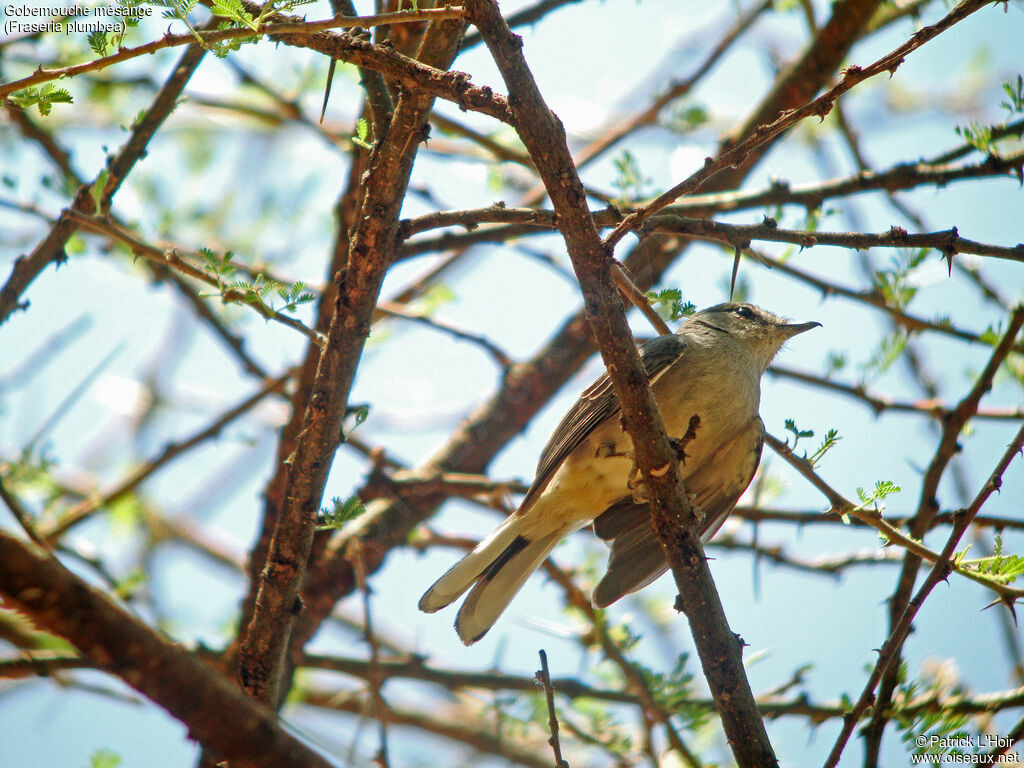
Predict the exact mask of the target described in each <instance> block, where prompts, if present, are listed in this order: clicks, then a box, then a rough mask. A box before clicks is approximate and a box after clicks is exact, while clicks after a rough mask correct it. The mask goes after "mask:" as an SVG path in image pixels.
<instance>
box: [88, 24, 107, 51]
mask: <svg viewBox="0 0 1024 768" xmlns="http://www.w3.org/2000/svg"><path fill="white" fill-rule="evenodd" d="M86 39H87V40H88V41H89V47H90V48H92V52H93V53H95V54H96V55H97V56H106V55H107V33H106V32H101V31H100V30H96V31H95V32H90V33H89V37H88V38H86Z"/></svg>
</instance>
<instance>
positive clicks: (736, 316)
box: [419, 303, 821, 645]
mask: <svg viewBox="0 0 1024 768" xmlns="http://www.w3.org/2000/svg"><path fill="white" fill-rule="evenodd" d="M819 325H821V323H815V322H810V323H789V322H787V321H786V320H784V319H782V318H779V317H776V316H775V315H773V314H771V313H770V312H766V311H765V310H763V309H761V308H760V307H755V306H754V305H752V304H739V303H727V304H719V305H717V306H714V307H711V308H709V309H705V310H703V311H701V312H697V313H696V314H694V315H692V316H691V317H690V318H689V319H687V320H686V322H684V323H683V324H682V325H681V326H680V327H679V330H678V331H676V333H674V334H671V335H665V336H660V337H658V338H655V339H652V340H651V341H648V342H647V343H645V344H644V345H643V346H642V347H641V349H640V359H641V361H642V363H643V366H644V370H645V372H646V373H647V377H648V379H649V380H650V383H651V389H652V391H653V393H654V398H655V400H656V401H657V403H658V410H659V411H660V413H661V417H662V421H663V422H664V425H665V431H666V432H667V433H668V435H669V436H670V437H675V438H682V437H683V436H684V435H685V434H686V433H687V429H688V427H689V425H690V421H691V417H693V416H698V417H699V419H700V421H699V427H698V428H697V430H696V436H695V437H692V439H690V440H689V441H688V442H686V444H685V446H684V454H683V455H684V458H683V460H682V461H681V463H680V467H679V471H680V475H681V476H682V479H683V483H684V485H685V487H686V491H687V493H688V494H690V495H691V496H692V498H693V503H694V504H695V505H696V507H697V508H698V513H699V514H700V515H702V518H701V519H702V522H701V537H702V539H703V540H704V541H707V540H708V539H710V538H711V537H712V536H713V535H714V534H715V532H716V531H717V530H718V529H719V527H720V526H721V525H722V523H723V522H725V519H726V518H727V517H728V516H729V513H730V512H732V510H733V507H735V506H736V501H737V500H738V499H739V497H740V496H741V495H742V494H743V491H745V490H746V488H747V486H748V485H749V484H750V481H751V480H752V479H753V477H754V472H755V471H756V470H757V466H758V464H759V463H760V460H761V447H762V446H763V444H764V422H762V421H761V417H760V416H759V415H758V409H759V406H760V402H761V376H762V374H764V372H765V370H766V369H767V368H768V364H769V363H771V361H772V359H773V358H774V357H775V355H776V354H777V353H778V351H779V350H780V349H781V348H782V345H783V344H784V343H785V342H786V341H787V340H789V339H791V338H793V337H794V336H796V335H797V334H798V333H803V332H804V331H808V330H810V329H811V328H815V327H817V326H819ZM632 449H633V442H632V440H631V439H630V437H629V435H628V434H627V433H626V432H625V431H624V430H623V428H622V424H621V419H620V418H619V402H618V398H617V397H616V396H615V392H614V390H613V389H612V383H611V380H610V379H609V378H608V374H607V373H605V374H602V375H601V376H600V377H599V378H598V379H597V381H595V382H594V383H593V384H591V385H590V386H589V387H588V388H587V389H586V390H584V392H583V394H582V395H580V399H579V400H577V401H576V403H575V405H573V406H572V408H570V409H569V412H568V413H566V414H565V416H564V417H563V418H562V421H561V422H560V423H559V425H558V426H557V427H556V428H555V431H554V434H552V435H551V438H550V439H549V440H548V444H547V446H545V448H544V451H543V453H541V456H540V461H539V462H538V465H537V476H536V478H535V479H534V481H533V484H532V485H531V486H530V488H529V490H528V491H527V493H526V496H525V498H524V499H523V502H522V504H520V505H519V509H518V510H517V511H516V512H515V513H514V514H512V515H509V517H508V518H507V519H506V520H505V521H504V522H503V523H502V524H501V525H499V526H498V527H497V528H496V529H495V530H494V531H493V532H492V533H491V534H490V535H489V536H487V538H485V539H484V540H483V541H481V542H480V543H479V544H478V545H477V546H476V548H474V549H473V551H471V552H470V553H469V554H467V555H466V556H465V557H464V558H463V559H462V560H461V561H459V562H458V563H456V564H455V565H454V566H453V567H452V568H451V569H450V570H449V571H448V572H447V573H445V574H444V575H443V576H442V577H441V578H440V579H438V580H437V581H436V582H435V583H434V585H433V586H432V587H431V588H430V589H428V590H427V592H426V593H425V594H424V595H423V597H422V598H420V602H419V607H420V610H421V611H425V612H427V613H433V612H434V611H438V610H440V609H441V608H444V607H445V606H447V605H449V604H451V603H452V602H454V601H455V600H456V599H457V598H459V597H460V596H461V595H462V594H463V593H465V592H466V591H467V590H469V595H468V596H467V597H466V599H465V601H464V602H463V603H462V607H461V608H460V609H459V613H458V616H457V617H456V619H455V629H456V631H457V632H458V634H459V638H460V639H461V640H462V642H463V643H465V644H466V645H470V644H472V643H475V642H476V641H477V640H479V639H480V638H481V637H483V636H484V635H485V634H486V633H487V631H488V630H489V629H490V628H491V627H492V626H493V625H494V622H495V621H496V620H497V619H498V617H499V616H500V615H501V613H502V612H503V611H504V610H505V608H506V607H507V606H508V604H509V602H511V600H512V598H513V597H515V595H516V593H517V592H519V590H520V589H522V587H523V584H525V583H526V580H527V578H528V577H529V576H530V574H531V573H533V571H534V570H536V569H537V568H538V567H539V566H540V564H541V563H542V562H543V561H544V558H546V557H547V556H548V554H549V553H550V552H551V550H552V549H554V547H555V545H556V544H557V543H558V542H559V541H561V540H562V538H563V537H565V536H566V535H568V534H569V533H572V532H573V531H576V530H578V529H580V528H582V527H583V526H585V525H587V524H588V523H591V522H592V523H593V526H594V531H595V532H596V533H597V535H598V536H599V537H601V538H602V539H604V540H605V541H607V542H610V545H611V557H610V559H609V562H608V569H607V572H606V573H605V575H604V577H603V578H602V579H601V581H600V583H598V585H597V587H596V588H595V589H594V593H593V597H592V600H593V603H594V605H595V606H597V607H599V608H603V607H605V606H608V605H611V604H612V603H613V602H615V601H616V600H618V599H619V598H620V597H622V596H623V595H626V594H628V593H630V592H635V591H636V590H638V589H640V588H642V587H644V586H646V585H648V584H650V583H651V582H652V581H654V580H655V579H657V578H658V577H659V576H660V575H661V574H663V573H664V572H665V571H666V570H667V569H668V563H667V562H666V561H665V554H664V551H663V550H662V548H661V544H660V542H659V541H658V539H657V537H656V536H655V534H654V531H653V530H652V528H651V525H650V512H649V506H648V505H647V504H646V503H643V502H642V501H639V500H638V499H637V497H635V495H634V493H633V491H632V490H631V488H630V481H631V479H632V478H633V476H634V475H635V474H636V468H635V466H634V462H633V456H632ZM470 588H472V589H470Z"/></svg>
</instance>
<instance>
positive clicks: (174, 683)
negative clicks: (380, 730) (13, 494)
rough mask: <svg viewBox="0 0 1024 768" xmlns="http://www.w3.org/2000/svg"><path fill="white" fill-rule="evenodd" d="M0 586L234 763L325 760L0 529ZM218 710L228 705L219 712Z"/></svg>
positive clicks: (276, 766)
mask: <svg viewBox="0 0 1024 768" xmlns="http://www.w3.org/2000/svg"><path fill="white" fill-rule="evenodd" d="M0 593H3V595H4V601H5V603H9V604H10V605H12V606H14V607H15V608H17V609H18V610H20V611H23V612H24V613H26V614H27V615H28V616H29V617H30V618H31V619H32V620H33V621H34V622H35V623H36V624H38V625H39V626H40V627H43V628H45V629H46V630H48V631H50V632H53V633H54V634H57V635H60V636H61V637H64V638H65V639H67V640H68V641H69V642H70V643H71V644H72V645H74V646H75V647H76V648H77V649H78V650H79V651H80V652H81V653H82V655H83V656H85V657H87V658H88V659H90V660H91V661H92V663H93V664H95V665H96V666H97V667H98V668H100V669H104V670H106V671H108V672H111V673H112V674H115V675H117V676H118V677H120V678H121V679H122V680H124V681H125V682H126V683H128V685H130V686H132V687H133V688H135V689H136V690H137V691H139V692H140V693H142V694H143V695H145V696H147V697H148V698H150V699H152V700H153V701H154V702H156V703H157V704H159V705H160V706H161V707H163V708H164V709H166V710H167V711H168V712H170V713H171V715H173V716H174V717H176V718H178V719H179V720H181V722H183V723H184V724H185V725H186V726H187V727H188V729H189V735H190V736H191V737H192V738H194V739H196V740H197V741H199V742H200V743H201V744H203V745H204V746H205V747H208V748H209V749H211V750H213V751H214V752H216V753H217V755H218V756H219V757H220V759H222V760H228V761H231V764H232V765H233V766H238V768H243V767H248V766H253V767H255V766H266V768H280V766H285V765H287V766H309V767H310V768H329V766H330V763H328V762H327V761H326V760H325V759H324V758H322V757H320V756H319V755H318V754H316V753H315V752H314V751H313V750H311V749H309V747H306V746H305V745H304V744H302V743H301V742H300V741H298V740H297V739H296V738H295V737H294V736H292V735H291V734H289V733H288V732H287V731H285V730H284V729H283V728H281V726H280V725H279V724H278V722H277V717H276V716H275V715H274V713H273V712H272V711H270V710H268V709H266V708H264V707H262V706H260V705H259V704H257V703H256V702H255V701H253V700H252V699H251V698H249V697H248V696H246V695H245V694H243V693H242V692H241V691H239V690H238V688H236V687H235V686H234V685H232V684H231V683H230V682H229V681H227V680H225V679H224V678H223V677H221V676H220V675H219V674H217V673H216V672H215V671H214V670H213V668H211V667H209V666H207V665H206V664H204V663H202V662H201V661H199V660H198V659H196V658H195V657H194V656H192V655H191V654H189V653H187V652H186V651H185V650H184V649H183V648H181V647H180V646H177V645H175V644H174V643H171V642H169V641H168V640H166V639H164V638H163V637H161V636H160V635H159V634H158V633H157V632H155V631H154V630H153V629H151V628H150V627H148V626H147V625H146V624H144V623H143V622H142V621H141V620H139V619H138V618H136V617H135V616H133V615H132V614H130V613H129V612H128V611H126V610H124V609H123V608H121V607H120V606H119V605H117V604H116V603H115V602H114V601H113V600H111V599H110V598H109V597H107V596H106V595H104V594H103V593H102V592H100V591H99V590H97V589H95V588H93V587H91V586H90V585H89V584H87V583H86V582H84V581H83V580H82V579H80V578H79V577H78V576H75V575H74V574H73V573H71V572H70V571H68V570H67V569H66V568H65V567H64V566H63V565H61V564H60V562H59V561H58V560H57V559H56V558H55V557H53V556H52V555H48V554H44V553H43V552H42V551H40V550H39V549H37V548H36V547H33V546H31V545H29V544H27V543H25V542H22V541H19V540H18V539H16V538H14V537H13V536H10V535H9V534H7V533H4V532H2V531H0ZM226 713H230V716H227V714H226Z"/></svg>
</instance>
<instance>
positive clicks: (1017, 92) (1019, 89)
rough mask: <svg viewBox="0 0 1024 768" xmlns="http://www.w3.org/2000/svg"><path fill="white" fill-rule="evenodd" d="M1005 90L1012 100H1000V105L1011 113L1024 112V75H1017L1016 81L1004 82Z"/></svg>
mask: <svg viewBox="0 0 1024 768" xmlns="http://www.w3.org/2000/svg"><path fill="white" fill-rule="evenodd" d="M1003 90H1004V91H1006V95H1007V96H1009V97H1010V100H1009V101H1003V102H1000V106H1001V107H1002V108H1003V109H1005V110H1006V111H1007V112H1009V113H1010V114H1011V115H1015V114H1018V113H1020V112H1024V76H1022V75H1017V82H1016V83H1003Z"/></svg>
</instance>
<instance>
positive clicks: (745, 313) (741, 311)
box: [733, 307, 754, 320]
mask: <svg viewBox="0 0 1024 768" xmlns="http://www.w3.org/2000/svg"><path fill="white" fill-rule="evenodd" d="M733 311H734V312H735V313H736V314H737V315H739V316H740V317H745V318H747V320H749V319H750V318H752V317H753V316H754V313H753V312H751V311H750V308H749V307H736V309H734V310H733Z"/></svg>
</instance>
